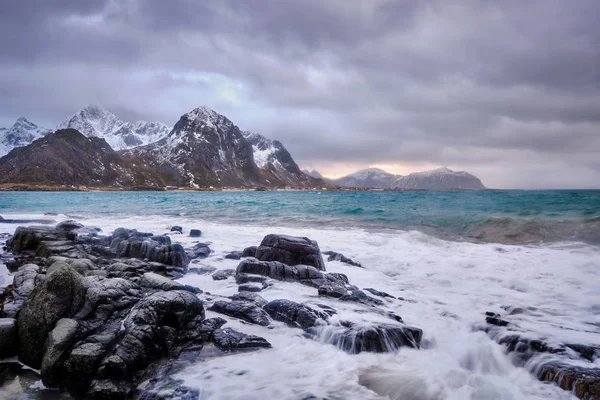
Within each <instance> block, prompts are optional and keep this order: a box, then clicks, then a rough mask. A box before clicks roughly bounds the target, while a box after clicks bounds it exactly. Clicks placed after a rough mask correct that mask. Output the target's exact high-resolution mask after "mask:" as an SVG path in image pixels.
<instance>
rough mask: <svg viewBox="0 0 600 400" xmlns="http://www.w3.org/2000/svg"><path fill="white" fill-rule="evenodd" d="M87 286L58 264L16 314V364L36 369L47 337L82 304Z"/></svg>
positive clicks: (81, 278) (76, 273) (71, 268)
mask: <svg viewBox="0 0 600 400" xmlns="http://www.w3.org/2000/svg"><path fill="white" fill-rule="evenodd" d="M86 290H87V284H86V283H85V282H84V280H83V277H82V276H81V275H80V274H79V273H78V272H76V271H75V270H74V269H73V267H71V266H70V265H69V264H66V263H62V262H57V263H55V264H53V265H52V266H51V267H50V268H49V269H48V273H47V274H46V279H45V280H44V282H42V284H41V285H40V286H38V287H36V288H35V289H34V290H33V291H32V292H31V294H30V295H29V297H28V298H27V300H26V301H25V303H24V304H23V307H22V308H21V311H20V312H19V319H18V326H19V341H20V346H19V360H20V361H21V362H22V363H23V364H26V365H28V366H30V367H32V368H35V369H39V368H40V367H41V363H42V357H43V349H44V344H45V343H46V339H47V338H48V335H49V333H50V332H51V331H52V330H53V329H54V327H55V325H56V323H57V322H58V320H60V319H61V318H71V317H72V316H74V315H75V314H76V313H77V311H78V310H79V308H80V307H81V306H82V305H83V303H84V301H85V292H86Z"/></svg>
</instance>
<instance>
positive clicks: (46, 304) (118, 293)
mask: <svg viewBox="0 0 600 400" xmlns="http://www.w3.org/2000/svg"><path fill="white" fill-rule="evenodd" d="M19 222H20V223H21V222H22V223H25V222H26V221H19ZM182 232H184V230H183V228H182V227H181V226H173V227H172V228H171V229H169V230H168V231H167V232H164V233H161V234H154V233H151V232H139V231H137V230H135V229H126V228H118V229H116V230H114V231H113V232H110V233H109V234H104V232H102V231H101V230H100V229H99V228H94V227H91V226H83V225H81V224H79V223H77V222H75V221H64V222H61V223H59V224H58V225H56V226H48V225H47V224H46V225H31V226H25V225H24V226H20V227H19V228H17V229H16V231H15V232H14V234H13V235H11V236H5V237H2V238H0V243H1V242H4V243H5V248H4V250H5V251H6V252H5V253H4V254H3V255H2V257H3V260H2V263H3V264H5V265H6V266H7V268H8V269H9V270H10V271H11V272H12V273H13V274H14V278H13V283H12V284H11V285H8V286H7V287H6V288H0V359H4V361H1V362H0V382H3V381H4V379H6V377H9V376H11V375H12V376H14V375H20V376H23V377H24V375H28V376H29V378H28V379H34V380H35V379H37V380H39V381H41V383H42V384H43V386H44V387H46V388H55V389H59V390H60V391H62V392H63V393H68V394H69V395H70V396H72V397H73V398H82V399H83V398H85V399H88V398H89V399H122V398H140V399H196V398H198V397H199V392H198V390H197V389H195V388H190V387H187V386H186V385H185V384H184V382H183V381H181V380H178V379H176V378H174V377H173V376H174V375H175V374H176V373H177V372H178V371H181V370H182V369H183V368H185V367H186V366H189V365H191V364H193V363H198V362H202V361H203V360H206V359H210V358H214V357H224V356H234V357H235V354H236V353H246V352H249V351H273V350H269V349H270V348H271V347H272V344H271V343H269V341H268V340H266V339H265V338H263V337H261V335H260V332H261V331H260V329H264V334H265V335H266V334H267V332H268V331H267V330H268V329H273V328H274V327H275V326H276V325H277V324H283V325H286V326H288V327H290V328H292V330H297V331H298V332H300V333H301V334H302V335H303V336H304V337H306V338H310V339H313V340H317V341H320V342H323V343H326V344H327V345H333V346H336V347H337V348H338V349H339V351H342V352H346V353H348V354H350V355H354V354H358V353H363V352H373V353H393V352H397V351H398V350H399V349H400V348H402V347H408V348H413V349H423V350H422V351H427V349H428V348H431V346H434V344H432V343H430V342H428V341H424V340H422V339H423V331H422V330H421V329H419V328H416V327H412V326H410V325H407V324H406V322H405V321H404V320H403V318H402V317H401V316H400V315H397V314H395V313H393V312H391V311H389V310H388V309H387V307H386V305H388V304H393V302H398V301H404V299H402V298H396V297H395V296H393V295H391V294H388V293H385V292H383V291H381V290H378V289H377V288H364V289H360V288H359V287H358V286H356V285H357V283H359V282H351V281H350V279H349V278H348V277H347V276H346V275H344V274H342V273H335V272H328V271H327V270H326V264H325V262H324V260H323V256H322V254H325V255H326V256H328V261H338V262H341V263H345V264H346V265H348V266H349V267H350V268H358V269H359V270H361V269H362V268H364V267H363V266H362V265H361V264H360V263H359V262H357V261H355V260H352V259H350V258H348V257H346V256H344V255H343V254H340V253H337V252H335V251H328V252H324V253H321V250H320V248H319V246H318V244H317V243H316V242H315V241H313V240H310V239H309V238H305V237H304V238H303V237H293V236H284V235H275V234H269V235H267V236H265V237H264V239H263V240H262V242H261V243H259V244H257V245H256V246H251V247H247V248H244V249H239V250H237V251H233V252H230V253H228V254H226V255H225V256H224V258H225V259H228V260H238V261H239V264H238V265H237V268H235V269H217V268H214V267H208V266H203V264H202V263H201V262H199V261H200V260H203V259H206V258H208V257H212V256H211V254H212V253H213V251H212V249H211V246H212V245H209V244H206V243H203V242H202V241H201V240H202V232H201V230H200V229H187V228H186V230H185V232H189V235H190V241H187V243H190V242H193V245H188V246H187V247H184V246H182V245H180V244H178V243H176V239H177V237H178V235H183V233H182ZM192 238H193V241H192V240H191V239H192ZM186 274H200V275H212V280H213V281H225V280H228V281H231V282H232V283H233V282H235V287H236V288H237V292H232V293H231V294H230V295H228V296H223V295H215V294H211V293H209V292H207V291H206V288H202V287H196V286H192V285H184V284H182V283H179V282H177V281H176V280H177V279H179V278H181V277H183V276H184V275H186ZM284 284H285V285H288V284H291V285H301V286H299V287H303V288H306V290H311V291H314V295H313V296H311V297H312V300H310V301H308V302H299V301H294V300H292V299H290V298H285V297H286V296H281V298H275V299H273V298H274V297H273V296H266V295H265V297H268V298H270V301H269V300H266V299H265V298H264V297H263V296H261V292H266V291H269V292H273V291H275V290H277V288H278V287H279V286H280V285H284ZM203 289H204V290H203ZM263 295H264V294H263ZM295 300H298V299H295ZM336 304H338V305H339V307H338V309H337V310H336V306H335V305H336ZM348 305H352V306H353V307H354V308H355V311H356V312H360V313H370V314H372V315H377V316H378V317H380V318H379V319H377V320H376V322H372V323H370V324H364V323H361V324H356V323H354V322H352V321H349V320H344V319H340V318H339V315H340V313H339V311H340V310H342V309H344V307H347V306H348ZM504 311H505V312H503V313H495V312H490V313H488V315H485V316H484V317H483V320H482V323H481V324H479V325H476V326H474V327H473V329H474V330H482V331H484V332H486V333H487V334H488V335H489V337H490V338H491V339H493V340H495V341H496V342H498V343H499V344H501V345H504V346H505V347H506V352H507V353H508V354H509V357H510V358H511V360H512V362H513V363H514V365H516V366H519V367H524V368H525V369H527V370H528V371H529V372H530V373H531V374H533V375H534V376H535V377H537V378H538V379H539V380H540V381H544V382H550V383H552V384H556V385H558V386H559V387H561V388H562V389H564V390H568V391H571V392H572V393H573V394H575V395H576V396H577V397H578V398H581V399H585V400H597V399H600V373H599V371H600V368H598V366H597V360H598V359H599V357H600V349H599V348H598V347H595V346H591V345H588V344H574V343H555V341H552V338H539V339H531V338H530V335H527V332H526V331H524V330H523V329H521V328H520V327H519V326H518V324H517V323H514V322H513V321H511V316H513V315H520V314H523V313H526V312H527V310H521V309H506V310H504ZM207 313H208V314H210V315H212V316H213V317H207ZM215 314H217V315H220V316H214V315H215ZM235 321H237V322H239V323H235V324H234V325H235V328H236V329H233V328H232V327H230V326H228V325H232V324H233V322H235ZM374 321H375V320H374ZM382 321H385V322H382ZM240 323H241V326H242V328H243V327H244V326H246V327H250V326H254V327H256V329H254V328H253V329H251V330H250V331H251V333H250V332H244V329H240ZM257 330H258V333H259V334H258V335H257ZM266 336H268V335H266ZM546 355H547V356H548V357H545V356H546ZM32 375H33V378H32V377H31V376H32ZM36 377H37V378H36ZM23 379H24V378H23Z"/></svg>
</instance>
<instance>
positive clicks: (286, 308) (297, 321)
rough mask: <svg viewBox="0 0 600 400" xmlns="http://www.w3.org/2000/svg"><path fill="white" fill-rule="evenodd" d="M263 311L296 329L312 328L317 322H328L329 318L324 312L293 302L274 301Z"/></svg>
mask: <svg viewBox="0 0 600 400" xmlns="http://www.w3.org/2000/svg"><path fill="white" fill-rule="evenodd" d="M263 309H264V310H265V311H266V312H267V314H269V316H270V317H271V318H273V319H274V320H275V321H280V322H283V323H285V324H286V325H288V326H291V327H294V328H302V329H307V328H312V327H313V326H315V325H316V324H317V321H319V320H323V321H327V320H328V319H329V316H328V315H327V314H325V313H324V312H321V311H317V310H315V309H313V308H310V307H308V306H305V305H304V304H299V303H296V302H294V301H291V300H285V299H281V300H273V301H271V302H269V303H268V304H266V305H265V306H264V307H263Z"/></svg>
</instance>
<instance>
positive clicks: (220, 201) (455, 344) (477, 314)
mask: <svg viewBox="0 0 600 400" xmlns="http://www.w3.org/2000/svg"><path fill="white" fill-rule="evenodd" d="M0 216H2V217H3V218H4V219H5V220H13V221H14V220H16V221H14V222H8V223H7V222H2V223H0V234H2V233H5V234H12V233H13V232H14V230H15V229H16V228H17V226H19V225H21V224H22V223H21V222H19V220H31V219H36V220H43V221H39V222H45V223H48V224H55V223H58V222H60V221H63V220H67V219H73V220H77V221H78V222H81V223H82V224H84V225H86V226H94V227H98V228H100V229H101V230H102V231H101V233H104V234H109V233H110V232H112V231H113V230H114V229H116V228H118V227H126V228H135V229H137V230H139V231H145V232H153V233H154V234H163V233H167V234H171V235H172V236H171V237H172V240H173V241H174V242H179V243H181V244H182V245H184V247H189V246H192V245H193V244H194V243H195V242H197V241H198V239H197V238H190V237H189V235H188V233H189V230H190V229H200V230H201V231H202V237H201V238H200V240H201V241H202V242H204V243H208V244H209V245H210V247H211V249H213V251H214V252H213V253H212V254H211V256H210V257H209V258H206V259H204V260H202V261H201V262H200V264H192V265H190V266H191V267H192V266H196V267H198V266H208V267H215V268H217V269H226V268H235V267H236V266H237V264H238V262H239V261H235V260H230V259H226V258H225V255H227V254H228V253H230V252H232V251H236V250H242V249H243V248H245V247H248V246H252V245H258V244H259V243H260V241H261V240H262V238H263V237H264V236H265V235H267V234H270V233H277V234H288V235H294V236H303V237H309V238H310V239H313V240H316V241H317V242H318V244H319V246H320V248H321V250H322V251H327V250H333V251H336V252H339V253H343V254H344V255H345V256H347V257H349V258H352V259H353V260H355V261H358V262H360V263H361V264H362V265H363V267H364V268H357V267H354V266H350V265H347V264H344V263H341V262H339V261H327V257H325V260H326V268H327V270H328V271H329V272H340V273H344V274H346V275H347V276H348V277H349V279H350V282H351V283H352V284H354V285H356V286H358V287H359V288H361V289H362V288H375V289H377V290H380V291H383V292H387V293H389V294H391V295H393V296H394V297H397V298H398V299H397V300H389V301H386V302H385V304H384V306H382V308H383V309H384V310H386V311H391V312H394V313H396V314H398V315H400V316H401V317H402V319H403V320H404V323H406V324H407V325H410V326H414V327H418V328H421V329H422V330H423V332H424V334H423V341H422V344H423V346H422V348H421V349H419V350H416V349H409V348H401V349H399V351H397V352H394V353H386V354H375V353H360V354H349V353H347V352H344V351H342V350H341V349H339V348H337V347H336V346H335V345H334V344H332V343H331V340H330V337H329V335H328V334H327V332H326V330H324V331H323V334H322V335H320V336H317V337H316V338H315V337H308V336H306V335H304V334H303V332H302V331H301V330H299V329H293V328H289V327H287V326H284V325H283V324H280V323H274V324H272V326H270V327H268V328H265V327H261V326H255V325H250V324H245V323H241V322H240V321H236V320H234V319H232V318H229V322H228V324H227V325H226V327H227V326H229V327H231V328H233V329H236V330H240V331H242V332H245V333H250V334H255V335H258V336H262V337H264V338H265V339H267V340H268V341H269V342H270V343H271V344H272V345H273V348H272V349H265V350H260V351H256V352H250V353H239V354H228V355H226V356H222V357H206V358H205V359H202V360H200V361H197V362H194V363H192V364H191V365H189V366H187V367H186V368H184V369H183V370H181V371H179V372H177V374H176V376H175V377H174V378H176V379H179V380H181V381H183V383H184V384H185V385H186V386H187V387H191V388H194V389H196V390H198V391H199V393H200V398H201V399H215V400H216V399H239V400H242V399H248V400H253V399H290V400H300V399H331V400H337V399H350V400H353V399H356V400H358V399H373V400H384V399H397V400H400V399H403V400H416V399H423V400H442V399H473V400H484V399H485V400H488V399H498V400H504V399H505V400H517V399H576V397H575V396H574V395H573V394H572V393H570V392H568V391H564V390H562V389H560V388H559V387H558V386H556V385H555V384H549V383H544V382H540V381H538V379H537V378H536V377H535V369H536V365H539V363H540V361H543V360H542V357H545V358H547V357H554V355H548V354H544V355H539V356H534V357H533V358H532V359H531V360H530V361H528V362H527V363H525V364H522V363H518V362H516V361H515V358H514V355H512V354H507V352H506V347H505V346H503V345H500V344H498V343H497V342H496V341H495V340H494V339H493V338H492V337H491V335H489V334H488V333H486V332H485V331H484V330H485V329H486V326H487V325H486V323H485V321H486V320H485V318H486V315H485V313H486V312H493V313H499V314H501V315H503V316H506V318H508V319H509V320H510V323H511V326H512V327H514V329H515V330H516V331H518V333H519V335H521V336H522V337H528V338H531V339H541V340H543V341H545V342H547V343H577V344H585V345H592V346H598V347H600V290H599V288H600V191H598V190H544V191H528V190H486V191H266V192H253V191H215V192H191V191H185V192H0ZM174 225H179V226H182V227H183V230H184V234H181V235H178V234H173V233H171V232H170V227H171V226H174ZM11 281H12V276H11V275H10V273H9V272H8V270H7V269H6V267H5V266H3V265H1V263H0V287H3V286H5V285H7V284H9V283H10V282H11ZM179 281H180V282H182V283H185V284H189V285H194V286H197V287H199V288H201V289H202V290H203V291H205V292H210V293H211V295H213V296H216V297H219V296H231V295H232V294H234V293H236V292H237V285H236V284H235V281H234V280H233V279H228V280H223V281H214V280H213V279H212V278H211V276H210V275H198V274H192V273H188V274H187V275H185V276H183V277H182V278H181V279H179ZM260 294H261V296H263V297H264V298H265V299H267V300H275V299H283V298H285V299H290V300H294V301H298V302H302V303H306V304H309V305H310V304H315V303H321V304H323V303H324V304H326V305H329V306H331V307H333V308H335V309H336V310H337V312H338V313H337V315H336V316H334V317H333V318H334V319H336V320H338V321H351V322H353V323H354V324H357V325H361V324H363V325H365V326H366V325H369V324H377V323H385V321H387V322H389V319H387V320H386V317H385V316H383V315H382V314H380V313H375V312H371V311H370V310H369V309H368V308H367V307H362V306H359V305H357V304H355V303H346V302H341V301H338V300H335V299H331V300H328V299H323V298H319V297H318V296H317V293H316V290H315V289H314V288H311V287H307V286H303V285H300V284H295V283H287V282H278V283H277V284H276V285H274V286H273V287H271V288H269V289H267V290H265V291H263V292H261V293H260ZM516 309H518V310H521V311H520V312H519V313H511V310H516ZM509 314H513V315H509ZM212 316H218V314H214V313H212V312H207V317H212ZM557 357H558V356H557ZM563 361H565V360H564V359H563ZM566 362H569V363H573V365H577V366H581V365H585V366H587V367H590V366H591V367H594V366H595V367H597V368H600V359H595V360H593V361H592V362H590V361H586V360H582V359H579V358H578V357H576V356H574V355H571V356H570V357H569V358H568V359H567V360H566ZM24 387H25V388H26V390H24V389H23V388H24ZM3 391H4V392H3ZM2 393H4V394H5V395H6V396H9V395H10V394H11V393H12V394H13V395H17V394H18V395H21V396H25V397H24V398H28V399H46V398H58V397H48V396H50V395H51V394H52V393H53V391H52V390H51V389H47V388H44V387H43V385H42V384H41V381H39V378H36V377H35V376H33V377H31V378H29V380H27V381H25V380H22V381H18V378H16V379H15V380H14V381H7V382H3V386H1V387H0V398H3V397H2V396H3V395H2ZM5 398H10V397H5ZM61 398H62V397H61Z"/></svg>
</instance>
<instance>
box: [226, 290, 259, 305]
mask: <svg viewBox="0 0 600 400" xmlns="http://www.w3.org/2000/svg"><path fill="white" fill-rule="evenodd" d="M229 298H230V299H231V300H234V301H249V302H252V303H254V304H256V305H257V306H259V307H263V306H264V305H265V304H267V303H268V302H267V300H265V299H264V298H262V297H261V296H260V295H258V294H256V293H252V292H239V293H236V294H234V295H233V296H230V297H229Z"/></svg>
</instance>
